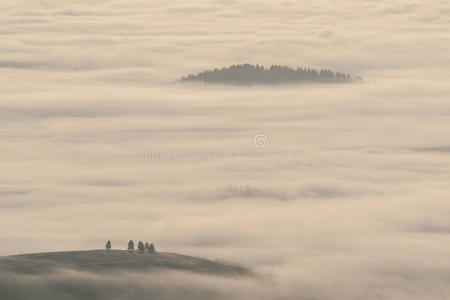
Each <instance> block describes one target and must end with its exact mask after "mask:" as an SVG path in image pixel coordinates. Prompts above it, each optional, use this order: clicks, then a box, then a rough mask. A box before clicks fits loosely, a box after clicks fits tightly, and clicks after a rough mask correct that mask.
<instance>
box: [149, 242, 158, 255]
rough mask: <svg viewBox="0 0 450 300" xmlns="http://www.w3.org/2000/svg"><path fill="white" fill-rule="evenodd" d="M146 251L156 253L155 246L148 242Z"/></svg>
mask: <svg viewBox="0 0 450 300" xmlns="http://www.w3.org/2000/svg"><path fill="white" fill-rule="evenodd" d="M147 251H148V253H150V254H155V253H156V250H155V246H153V244H150V247H148V250H147Z"/></svg>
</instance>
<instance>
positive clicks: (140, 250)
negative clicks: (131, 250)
mask: <svg viewBox="0 0 450 300" xmlns="http://www.w3.org/2000/svg"><path fill="white" fill-rule="evenodd" d="M138 250H139V252H141V253H143V252H144V251H145V247H144V243H143V242H141V241H139V243H138Z"/></svg>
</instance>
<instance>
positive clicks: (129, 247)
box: [128, 240, 134, 251]
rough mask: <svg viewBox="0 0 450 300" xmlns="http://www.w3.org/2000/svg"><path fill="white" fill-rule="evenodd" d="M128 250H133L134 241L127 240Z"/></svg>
mask: <svg viewBox="0 0 450 300" xmlns="http://www.w3.org/2000/svg"><path fill="white" fill-rule="evenodd" d="M128 251H134V242H133V240H130V241H129V242H128Z"/></svg>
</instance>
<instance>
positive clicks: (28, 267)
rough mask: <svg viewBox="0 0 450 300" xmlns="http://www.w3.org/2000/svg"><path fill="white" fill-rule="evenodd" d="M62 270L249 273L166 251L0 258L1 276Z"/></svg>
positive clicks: (104, 252) (60, 253) (70, 253)
mask: <svg viewBox="0 0 450 300" xmlns="http://www.w3.org/2000/svg"><path fill="white" fill-rule="evenodd" d="M61 268H64V269H73V270H80V271H90V272H96V273H103V272H112V271H151V270H153V269H161V268H165V269H172V270H180V271H190V272H197V273H208V274H215V275H224V276H230V275H249V274H250V272H249V271H248V270H247V269H245V268H243V267H239V266H232V265H227V264H222V263H218V262H214V261H210V260H206V259H200V258H196V257H192V256H187V255H180V254H175V253H168V252H157V253H156V254H149V253H139V252H128V251H122V250H111V251H110V252H107V251H105V250H90V251H70V252H49V253H36V254H24V255H15V256H6V257H0V273H1V272H11V273H16V274H39V273H50V272H52V271H54V270H56V269H61Z"/></svg>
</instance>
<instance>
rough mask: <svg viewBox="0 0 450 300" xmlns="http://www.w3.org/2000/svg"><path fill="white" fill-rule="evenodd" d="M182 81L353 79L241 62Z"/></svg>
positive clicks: (258, 81)
mask: <svg viewBox="0 0 450 300" xmlns="http://www.w3.org/2000/svg"><path fill="white" fill-rule="evenodd" d="M181 81H200V82H210V83H230V84H256V83H268V84H270V83H299V82H319V83H344V82H350V81H352V78H351V76H350V75H349V74H346V73H342V72H333V71H331V70H329V69H322V70H316V69H311V68H291V67H288V66H280V65H272V66H270V68H265V67H264V66H260V65H251V64H240V65H232V66H229V67H224V68H222V69H217V68H215V69H214V70H208V71H203V72H200V73H197V74H189V75H187V76H183V77H182V78H181Z"/></svg>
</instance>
